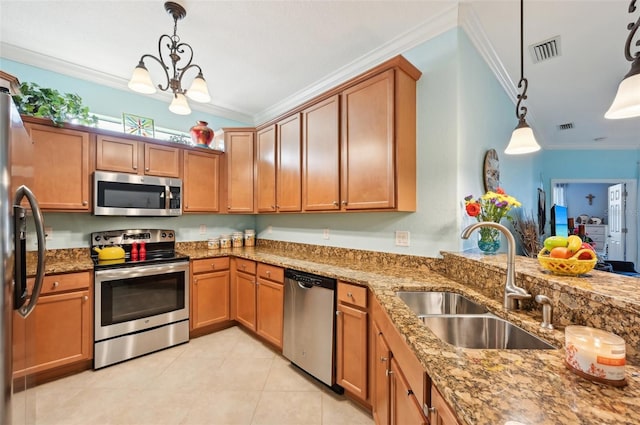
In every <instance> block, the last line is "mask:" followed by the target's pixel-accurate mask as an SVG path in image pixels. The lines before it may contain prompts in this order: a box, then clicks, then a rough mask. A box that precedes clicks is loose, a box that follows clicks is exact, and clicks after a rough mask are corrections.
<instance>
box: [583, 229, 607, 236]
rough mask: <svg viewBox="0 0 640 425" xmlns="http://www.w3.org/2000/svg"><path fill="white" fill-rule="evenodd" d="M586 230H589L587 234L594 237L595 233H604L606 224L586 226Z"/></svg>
mask: <svg viewBox="0 0 640 425" xmlns="http://www.w3.org/2000/svg"><path fill="white" fill-rule="evenodd" d="M584 231H585V232H587V236H590V237H591V238H593V236H594V235H595V236H597V235H604V226H585V227H584Z"/></svg>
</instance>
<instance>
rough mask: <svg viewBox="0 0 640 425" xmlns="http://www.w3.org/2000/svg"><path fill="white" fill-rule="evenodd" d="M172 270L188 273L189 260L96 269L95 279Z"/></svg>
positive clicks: (154, 273) (136, 275)
mask: <svg viewBox="0 0 640 425" xmlns="http://www.w3.org/2000/svg"><path fill="white" fill-rule="evenodd" d="M174 272H186V273H187V274H188V273H189V260H188V259H185V260H184V261H183V260H180V261H175V262H172V263H162V264H152V265H147V266H134V267H118V268H113V269H104V270H96V271H95V273H94V275H95V278H96V280H98V279H99V280H101V281H104V280H110V279H123V278H124V279H131V278H135V277H144V276H153V275H160V274H166V273H174Z"/></svg>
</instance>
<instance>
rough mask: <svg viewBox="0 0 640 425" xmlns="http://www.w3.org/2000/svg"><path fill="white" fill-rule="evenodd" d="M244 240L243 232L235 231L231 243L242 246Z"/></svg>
mask: <svg viewBox="0 0 640 425" xmlns="http://www.w3.org/2000/svg"><path fill="white" fill-rule="evenodd" d="M242 242H243V235H242V232H233V234H232V235H231V245H232V246H233V247H234V248H241V247H242Z"/></svg>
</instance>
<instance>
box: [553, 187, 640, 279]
mask: <svg viewBox="0 0 640 425" xmlns="http://www.w3.org/2000/svg"><path fill="white" fill-rule="evenodd" d="M560 183H604V184H609V185H613V184H618V183H624V184H626V185H627V210H626V225H627V242H628V243H627V258H628V261H633V263H634V264H635V265H636V270H637V267H640V264H638V250H639V248H640V241H638V220H639V218H640V217H639V216H638V213H637V212H638V182H637V180H636V179H551V205H553V204H555V202H556V200H555V199H554V196H553V188H554V187H555V185H556V184H560Z"/></svg>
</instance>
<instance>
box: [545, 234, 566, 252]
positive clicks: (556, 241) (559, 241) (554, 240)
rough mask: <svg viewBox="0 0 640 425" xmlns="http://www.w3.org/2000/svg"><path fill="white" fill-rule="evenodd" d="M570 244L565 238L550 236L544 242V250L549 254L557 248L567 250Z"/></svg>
mask: <svg viewBox="0 0 640 425" xmlns="http://www.w3.org/2000/svg"><path fill="white" fill-rule="evenodd" d="M568 244H569V241H568V240H567V237H565V236H549V237H548V238H547V239H545V240H544V248H545V249H546V250H547V251H549V252H551V250H552V249H553V248H556V247H563V248H566V247H567V245H568Z"/></svg>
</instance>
